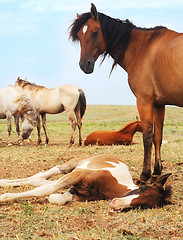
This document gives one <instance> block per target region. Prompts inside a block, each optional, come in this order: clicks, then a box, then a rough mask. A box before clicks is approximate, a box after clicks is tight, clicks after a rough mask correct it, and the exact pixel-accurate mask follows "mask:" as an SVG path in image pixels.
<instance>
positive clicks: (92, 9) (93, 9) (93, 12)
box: [91, 3, 98, 20]
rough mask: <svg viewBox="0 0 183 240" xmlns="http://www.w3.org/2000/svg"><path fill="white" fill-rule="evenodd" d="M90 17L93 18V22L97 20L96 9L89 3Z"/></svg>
mask: <svg viewBox="0 0 183 240" xmlns="http://www.w3.org/2000/svg"><path fill="white" fill-rule="evenodd" d="M91 16H92V18H94V19H95V20H97V19H98V13H97V9H96V7H95V5H94V4H93V3H91Z"/></svg>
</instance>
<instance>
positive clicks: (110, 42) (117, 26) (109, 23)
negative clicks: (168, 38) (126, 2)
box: [70, 12, 164, 71]
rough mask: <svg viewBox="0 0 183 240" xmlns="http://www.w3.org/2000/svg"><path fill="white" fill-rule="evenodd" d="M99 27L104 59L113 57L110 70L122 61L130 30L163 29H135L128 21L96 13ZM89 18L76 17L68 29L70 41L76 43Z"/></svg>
mask: <svg viewBox="0 0 183 240" xmlns="http://www.w3.org/2000/svg"><path fill="white" fill-rule="evenodd" d="M98 17H99V21H100V25H101V27H102V33H103V36H104V39H105V40H106V43H107V50H106V52H105V53H104V58H103V60H104V59H105V57H106V56H107V55H108V54H109V53H112V55H113V56H115V61H114V64H113V66H112V70H113V68H114V66H115V65H116V64H117V63H118V62H119V59H123V56H124V53H125V51H126V49H127V46H128V42H129V38H130V33H131V31H132V29H140V30H144V31H149V30H156V29H161V28H164V27H162V26H158V27H155V28H139V27H136V26H135V25H134V24H133V23H132V22H130V21H129V20H128V19H126V20H125V21H122V20H120V19H115V18H111V17H109V16H107V15H105V14H103V13H98ZM90 18H91V13H90V12H88V13H83V14H82V15H80V16H78V18H77V19H76V20H74V22H73V24H72V25H71V27H70V29H71V30H70V38H71V39H72V41H78V40H79V38H78V36H77V34H78V32H79V30H80V29H81V27H82V26H83V25H84V24H85V23H86V22H87V21H88V19H90ZM112 70H111V71H112Z"/></svg>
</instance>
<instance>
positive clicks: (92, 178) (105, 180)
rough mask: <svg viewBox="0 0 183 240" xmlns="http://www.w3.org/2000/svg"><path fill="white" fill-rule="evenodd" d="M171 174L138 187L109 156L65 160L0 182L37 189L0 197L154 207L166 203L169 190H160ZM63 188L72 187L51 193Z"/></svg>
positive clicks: (169, 193)
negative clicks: (107, 202)
mask: <svg viewBox="0 0 183 240" xmlns="http://www.w3.org/2000/svg"><path fill="white" fill-rule="evenodd" d="M72 170H73V171H72ZM71 171H72V172H71ZM58 174H65V175H64V176H62V177H61V178H59V179H58V180H56V181H49V180H47V179H48V178H50V177H52V176H56V175H58ZM170 175H171V174H166V175H163V176H160V177H158V179H157V180H156V182H155V183H154V184H153V185H151V186H147V185H143V186H140V187H139V186H137V185H135V184H134V183H133V181H132V177H131V175H130V172H129V170H128V167H127V166H126V165H125V164H124V163H123V162H121V161H120V160H119V159H118V158H116V157H114V156H111V155H99V156H92V157H88V158H86V157H85V158H80V159H74V160H71V161H68V162H66V163H64V164H63V165H58V166H56V167H53V168H51V169H50V170H48V171H47V172H42V173H38V174H35V175H34V176H32V177H29V178H25V179H17V180H7V179H2V180H0V186H8V185H11V186H20V185H23V184H32V185H34V186H38V187H37V188H35V189H33V190H30V191H26V192H22V193H5V194H3V195H1V196H0V202H1V203H2V202H8V201H13V200H16V199H19V198H28V197H45V196H49V197H48V200H49V202H51V203H57V204H61V205H63V204H65V203H67V202H70V201H74V200H79V201H83V200H88V201H90V200H101V199H113V200H112V202H111V203H110V207H112V208H113V209H116V210H117V209H118V210H119V209H124V208H129V207H138V206H143V207H155V206H158V205H161V204H163V203H165V201H166V198H167V197H169V196H170V195H171V190H170V188H169V187H168V188H165V189H164V188H163V185H164V184H165V182H166V180H167V178H168V177H169V176H170ZM65 187H71V188H70V189H69V190H67V191H66V192H65V193H64V194H53V193H55V192H56V191H58V190H59V189H63V188H65Z"/></svg>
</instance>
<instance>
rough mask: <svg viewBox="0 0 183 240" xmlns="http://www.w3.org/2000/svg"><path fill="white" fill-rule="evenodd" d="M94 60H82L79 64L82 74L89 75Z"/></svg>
mask: <svg viewBox="0 0 183 240" xmlns="http://www.w3.org/2000/svg"><path fill="white" fill-rule="evenodd" d="M94 64H95V61H94V60H89V59H84V60H82V61H80V62H79V66H80V68H81V69H82V70H83V72H84V73H86V74H89V73H92V72H93V69H94Z"/></svg>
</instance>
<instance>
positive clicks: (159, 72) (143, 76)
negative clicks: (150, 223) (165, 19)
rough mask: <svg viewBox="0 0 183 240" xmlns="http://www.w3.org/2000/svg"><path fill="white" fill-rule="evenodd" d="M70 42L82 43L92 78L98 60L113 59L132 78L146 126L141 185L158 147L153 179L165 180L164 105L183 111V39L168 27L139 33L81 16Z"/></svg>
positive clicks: (99, 17)
mask: <svg viewBox="0 0 183 240" xmlns="http://www.w3.org/2000/svg"><path fill="white" fill-rule="evenodd" d="M70 38H71V39H72V40H73V41H77V40H78V41H80V44H81V58H80V67H81V69H82V70H83V71H84V72H85V73H92V72H93V69H94V63H95V61H96V60H97V58H98V57H99V55H101V54H104V58H105V56H106V55H108V54H109V55H110V56H111V57H112V58H113V59H114V64H113V66H112V69H113V67H114V66H115V65H116V64H119V65H120V66H121V67H122V68H123V69H124V70H125V71H126V72H127V73H128V82H129V85H130V88H131V90H132V92H133V93H134V95H135V96H136V98H137V107H138V111H139V115H140V119H141V122H142V128H143V142H144V163H143V170H142V174H141V180H144V181H146V180H147V179H149V178H150V177H151V150H152V143H153V142H154V146H155V166H154V173H153V174H154V175H160V174H161V171H162V163H161V154H160V150H161V143H162V133H163V122H164V114H165V105H167V104H169V105H176V106H180V107H182V106H183V34H180V33H177V32H174V31H171V30H169V29H167V28H165V27H155V28H150V29H147V28H138V27H136V26H135V25H133V24H132V23H131V22H130V21H129V20H126V21H121V20H119V19H114V18H111V17H109V16H106V15H105V14H103V13H98V12H97V10H96V7H95V6H94V5H93V4H92V6H91V12H89V13H84V14H82V15H81V16H79V15H78V17H77V19H75V21H74V22H73V24H72V25H71V30H70Z"/></svg>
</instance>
